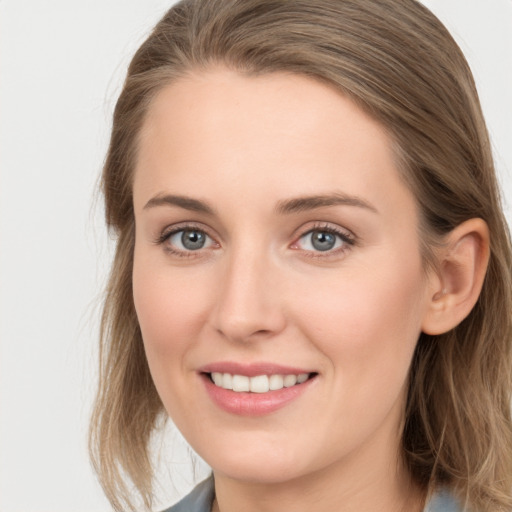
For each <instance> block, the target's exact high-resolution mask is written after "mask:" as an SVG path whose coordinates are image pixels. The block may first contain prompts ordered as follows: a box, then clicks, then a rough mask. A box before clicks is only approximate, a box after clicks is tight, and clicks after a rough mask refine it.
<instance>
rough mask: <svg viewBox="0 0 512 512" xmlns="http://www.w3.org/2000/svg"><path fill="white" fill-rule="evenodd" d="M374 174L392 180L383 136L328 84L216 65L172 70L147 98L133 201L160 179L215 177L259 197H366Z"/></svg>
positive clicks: (192, 183)
mask: <svg viewBox="0 0 512 512" xmlns="http://www.w3.org/2000/svg"><path fill="white" fill-rule="evenodd" d="M376 180H377V181H378V183H379V186H380V187H395V186H398V185H399V184H400V183H399V182H400V181H401V180H400V179H399V175H398V172H397V170H396V165H395V158H394V153H393V144H392V142H391V138H390V136H389V135H388V134H387V132H386V130H385V129H384V128H383V127H382V126H381V125H380V124H379V123H377V122H376V121H375V120H374V119H372V118H371V117H370V116H368V115H367V114H366V113H365V112H363V111H362V110H361V109H360V108H358V107H357V106H356V105H355V104H354V103H353V102H352V101H350V100H349V99H348V98H347V97H345V96H343V95H342V94H341V93H340V92H339V91H337V90H335V89H334V87H332V86H329V85H327V84H324V83H321V82H320V81H317V80H314V79H312V78H309V77H305V76H301V75H297V74H289V73H272V74H266V75H258V76H244V75H242V74H240V73H237V72H234V71H230V70H227V69H224V68H219V69H212V70H209V71H205V72H201V73H199V72H197V73H193V74H190V75H188V76H186V77H184V78H180V79H178V80H177V81H175V82H173V83H171V84H169V85H168V86H166V87H165V88H164V89H162V90H161V91H160V92H159V93H158V94H157V95H156V97H155V98H154V99H153V101H152V103H151V105H150V108H149V110H148V113H147V116H146V119H145V122H144V125H143V129H142V131H141V137H140V146H139V152H138V161H137V165H136V171H135V180H134V196H135V202H136V203H137V202H139V203H140V201H142V200H143V198H147V197H148V196H150V195H152V194H153V195H154V194H158V193H161V192H164V191H165V190H164V189H166V188H169V187H171V188H173V187H175V188H178V189H180V190H179V191H180V192H182V193H186V194H188V195H193V196H196V195H198V194H199V195H205V194H208V193H210V192H211V185H212V184H214V183H215V184H219V183H222V184H223V185H224V191H229V190H233V192H234V194H236V193H237V192H238V193H240V191H242V190H243V192H244V193H245V192H248V191H250V192H251V194H252V195H253V193H254V192H255V191H260V192H261V193H262V195H264V196H265V197H266V198H272V195H273V194H274V192H275V194H277V193H280V194H281V195H282V194H283V193H285V192H286V195H289V196H293V195H304V194H305V193H308V192H309V190H307V189H308V188H311V187H314V188H317V189H318V190H315V192H320V193H325V192H328V191H331V190H333V189H336V190H340V191H341V192H343V193H347V194H357V195H365V196H366V197H367V199H368V200H370V201H371V200H372V199H375V198H374V197H373V196H374V195H375V192H376V187H375V184H376ZM400 185H401V184H400ZM320 189H322V190H320ZM274 199H275V200H278V199H280V198H278V197H275V198H274ZM381 199H384V200H385V197H383V198H381Z"/></svg>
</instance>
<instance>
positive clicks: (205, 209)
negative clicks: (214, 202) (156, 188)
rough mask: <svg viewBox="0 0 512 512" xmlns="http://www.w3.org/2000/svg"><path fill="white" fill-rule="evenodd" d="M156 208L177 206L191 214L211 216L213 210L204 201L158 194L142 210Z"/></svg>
mask: <svg viewBox="0 0 512 512" xmlns="http://www.w3.org/2000/svg"><path fill="white" fill-rule="evenodd" d="M157 206H179V207H180V208H183V209H184V210H190V211H192V212H199V213H206V214H208V215H213V214H214V213H215V211H214V209H213V208H212V207H211V206H210V205H209V204H208V203H206V202H205V201H200V200H199V199H192V198H191V197H186V196H176V195H172V194H165V195H163V194H159V195H157V196H155V197H153V198H151V199H150V200H149V201H148V202H147V203H146V204H145V205H144V208H143V209H144V210H148V209H150V208H155V207H157Z"/></svg>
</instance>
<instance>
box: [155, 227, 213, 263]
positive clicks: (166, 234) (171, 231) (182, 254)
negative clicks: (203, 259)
mask: <svg viewBox="0 0 512 512" xmlns="http://www.w3.org/2000/svg"><path fill="white" fill-rule="evenodd" d="M182 231H196V232H198V233H202V234H204V235H206V236H207V237H208V238H209V239H210V240H213V242H214V243H215V244H216V245H217V246H218V243H217V242H215V240H214V238H213V237H212V236H210V235H209V234H208V232H207V231H206V230H205V229H204V228H203V227H201V226H198V225H196V224H181V225H178V226H173V227H172V228H166V229H164V230H163V231H162V233H161V234H160V236H159V237H158V238H157V239H156V240H155V243H156V244H157V245H165V247H164V248H165V251H166V252H168V253H170V254H172V255H173V256H178V257H179V258H194V257H197V256H199V254H198V253H200V252H201V250H200V249H198V250H197V251H191V250H189V251H182V250H180V249H175V248H173V246H172V245H170V244H166V242H168V241H169V240H170V238H171V237H172V236H173V235H176V234H177V233H181V232H182Z"/></svg>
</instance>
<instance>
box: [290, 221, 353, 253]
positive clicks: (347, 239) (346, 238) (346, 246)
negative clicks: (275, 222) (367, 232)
mask: <svg viewBox="0 0 512 512" xmlns="http://www.w3.org/2000/svg"><path fill="white" fill-rule="evenodd" d="M315 232H316V233H329V234H331V235H334V236H336V237H337V238H339V239H340V240H341V242H342V245H341V247H338V248H336V249H329V250H326V251H303V253H304V256H305V257H307V258H322V259H327V258H331V257H333V258H335V257H339V256H341V255H343V254H344V253H345V252H347V251H348V250H350V248H351V247H353V246H354V245H356V238H355V237H354V235H353V234H352V233H350V232H349V231H347V230H342V229H340V228H337V227H334V226H332V225H330V224H325V223H321V224H315V225H313V226H312V227H311V228H309V229H308V230H307V231H304V232H303V233H301V234H300V235H299V236H298V237H297V238H296V239H295V240H296V241H295V242H293V243H292V245H291V248H292V249H294V250H298V251H300V250H301V249H300V248H299V247H297V244H298V242H299V240H301V239H302V238H304V237H306V236H308V235H312V234H313V233H315Z"/></svg>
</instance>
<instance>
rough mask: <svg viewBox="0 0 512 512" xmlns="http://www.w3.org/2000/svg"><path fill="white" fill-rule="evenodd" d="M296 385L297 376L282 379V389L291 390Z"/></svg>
mask: <svg viewBox="0 0 512 512" xmlns="http://www.w3.org/2000/svg"><path fill="white" fill-rule="evenodd" d="M295 384H297V375H286V376H285V378H284V387H285V388H291V387H292V386H295Z"/></svg>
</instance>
